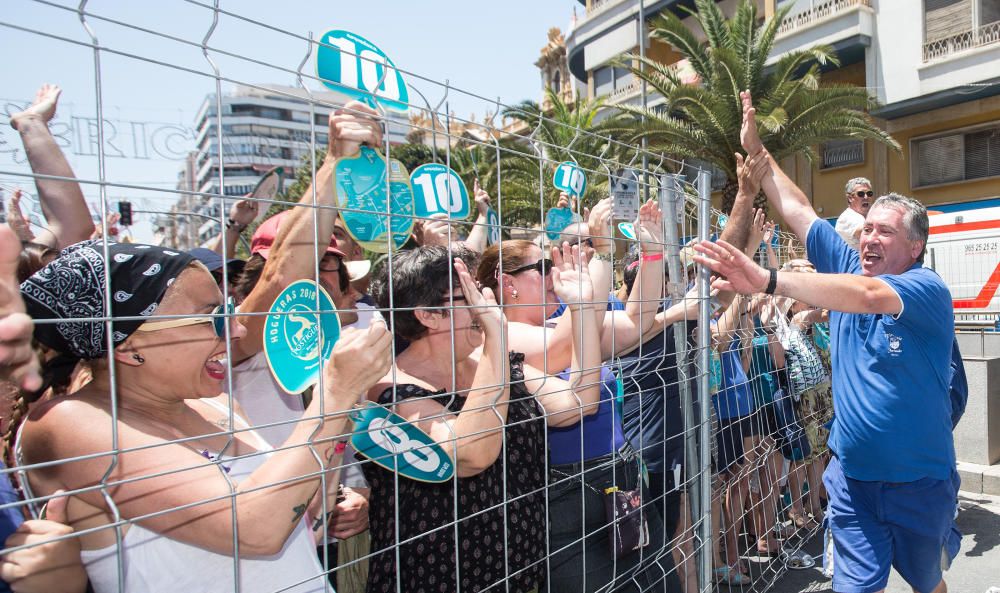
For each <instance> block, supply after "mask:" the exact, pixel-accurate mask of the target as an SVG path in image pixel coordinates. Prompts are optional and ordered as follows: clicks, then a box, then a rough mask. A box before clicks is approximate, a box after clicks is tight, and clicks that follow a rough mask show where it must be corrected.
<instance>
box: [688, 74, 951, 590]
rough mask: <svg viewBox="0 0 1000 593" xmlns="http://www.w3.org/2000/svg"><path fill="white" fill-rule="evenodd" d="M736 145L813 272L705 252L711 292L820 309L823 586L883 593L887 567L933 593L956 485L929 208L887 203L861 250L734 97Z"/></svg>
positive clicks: (947, 303)
mask: <svg viewBox="0 0 1000 593" xmlns="http://www.w3.org/2000/svg"><path fill="white" fill-rule="evenodd" d="M742 98H743V112H744V125H743V130H742V132H741V141H742V143H743V147H744V148H745V149H746V150H747V153H748V154H749V155H751V156H750V157H749V159H750V160H756V159H767V160H768V161H769V164H770V168H771V172H770V174H768V175H765V177H764V182H763V189H764V191H765V193H766V194H767V197H768V200H769V201H770V203H771V204H772V205H773V206H774V207H775V208H776V209H777V210H778V212H779V214H780V215H781V216H782V218H784V220H785V222H786V223H788V224H789V226H790V227H791V228H792V230H793V231H794V232H795V233H796V234H797V235H798V236H799V238H801V239H802V240H803V242H805V244H806V248H807V250H808V252H809V259H810V260H811V261H812V262H813V264H814V265H815V266H816V269H817V271H818V272H820V273H819V274H786V273H778V272H776V271H774V270H768V269H765V268H761V267H759V266H757V265H756V264H754V262H753V261H751V260H750V259H749V258H747V257H746V256H745V255H743V253H742V252H740V251H739V250H738V249H735V248H733V247H732V246H729V245H727V244H725V243H723V242H720V243H718V244H711V243H707V242H706V243H702V244H701V245H700V246H698V247H696V249H697V250H698V251H699V252H701V253H702V254H703V255H702V256H701V257H699V258H697V259H698V261H699V263H702V264H704V265H707V266H709V267H710V268H712V270H713V271H715V272H717V273H719V274H722V275H723V276H724V277H725V280H722V279H720V280H717V281H716V282H715V287H716V288H719V289H721V290H736V291H737V292H742V293H748V294H749V293H755V292H765V293H767V294H780V295H784V296H789V297H792V298H794V299H796V300H800V301H804V302H807V303H809V304H811V305H814V306H818V307H821V308H825V309H830V310H831V315H830V338H831V348H832V364H833V392H834V407H835V409H836V417H835V419H834V423H833V428H832V429H831V432H830V439H829V445H830V449H831V450H832V451H833V453H834V457H833V459H832V460H831V462H830V465H829V467H828V468H827V471H826V473H825V475H824V479H823V481H824V484H825V485H826V487H827V491H828V493H829V496H830V507H829V511H828V518H829V528H830V532H831V534H832V536H833V543H834V546H833V566H834V568H833V588H834V590H835V591H838V592H840V593H876V592H878V591H883V590H884V589H885V586H886V583H887V581H888V577H889V569H890V567H895V568H896V570H897V571H898V572H899V573H900V575H901V576H902V577H903V578H904V579H906V581H907V582H908V583H909V584H910V586H911V587H913V590H914V591H917V592H919V593H944V592H945V591H947V587H946V585H945V583H944V581H943V580H942V570H943V568H945V567H947V564H949V563H950V558H953V557H954V555H955V554H956V553H957V552H958V544H959V537H960V536H958V535H957V530H956V529H955V528H954V512H955V501H956V498H957V493H958V484H959V481H958V475H957V472H956V471H955V449H954V443H953V441H952V435H951V428H952V422H951V416H952V404H951V400H950V397H949V384H950V381H951V375H952V369H951V364H950V363H951V354H952V342H953V339H954V314H953V311H952V305H951V295H950V294H949V292H948V288H947V286H945V284H944V282H943V281H942V280H941V278H940V277H939V276H938V275H937V274H936V273H935V272H934V271H933V270H930V269H928V268H924V267H922V265H921V264H922V261H923V254H924V248H925V246H926V243H927V234H928V220H927V210H926V209H925V208H924V207H923V206H922V205H921V204H920V203H919V202H917V201H916V200H913V199H911V198H907V197H904V196H899V195H896V194H889V195H887V196H882V197H881V198H879V199H878V200H877V201H876V202H875V203H874V204H873V205H872V207H871V209H870V211H869V212H868V216H867V217H866V219H865V224H864V227H863V228H862V231H861V238H860V252H856V251H854V250H853V249H851V248H850V247H849V246H848V245H847V244H846V243H844V241H843V239H841V238H840V237H839V236H838V235H837V233H836V231H835V230H834V229H833V227H832V226H830V225H829V224H827V223H826V222H825V221H823V220H821V219H820V218H819V217H818V216H817V215H816V213H815V212H814V211H813V209H812V207H811V205H810V204H809V200H808V199H807V198H806V196H805V195H804V194H803V193H802V191H801V190H800V189H799V188H798V187H796V186H795V184H794V183H792V181H791V180H790V179H788V177H787V176H786V175H785V174H784V173H783V172H782V171H781V169H780V168H779V167H778V165H777V163H775V162H774V161H773V159H771V157H770V155H768V153H767V151H766V150H765V149H764V148H763V145H762V144H761V142H760V139H759V137H758V136H757V130H756V125H755V123H754V109H753V107H752V104H751V98H750V94H749V92H747V93H743V95H742Z"/></svg>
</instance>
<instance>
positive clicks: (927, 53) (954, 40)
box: [924, 21, 1000, 62]
mask: <svg viewBox="0 0 1000 593" xmlns="http://www.w3.org/2000/svg"><path fill="white" fill-rule="evenodd" d="M998 42H1000V21H997V22H995V23H990V24H988V25H983V26H982V27H977V28H975V29H970V30H968V31H964V32H962V33H959V34H957V35H952V36H951V37H945V38H944V39H936V40H934V41H928V42H927V43H925V44H924V61H925V62H930V61H932V60H940V59H941V58H945V57H948V56H950V55H951V54H954V53H958V52H961V51H966V50H969V49H973V48H976V47H983V46H986V45H992V44H994V43H998Z"/></svg>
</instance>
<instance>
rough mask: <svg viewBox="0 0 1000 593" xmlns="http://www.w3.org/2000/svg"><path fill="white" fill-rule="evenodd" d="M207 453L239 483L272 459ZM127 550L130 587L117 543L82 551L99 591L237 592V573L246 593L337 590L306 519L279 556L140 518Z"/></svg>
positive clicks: (240, 421)
mask: <svg viewBox="0 0 1000 593" xmlns="http://www.w3.org/2000/svg"><path fill="white" fill-rule="evenodd" d="M202 401H204V402H205V403H207V404H209V405H211V406H212V407H214V408H216V409H218V410H219V411H220V412H223V413H224V414H227V415H228V414H229V408H228V407H226V406H224V405H222V404H221V403H219V402H216V401H213V400H207V399H206V400H202ZM234 418H235V421H236V423H237V424H242V425H243V426H249V425H248V424H247V423H246V421H245V420H243V418H240V417H239V416H236V415H235V414H234ZM243 434H247V435H251V438H253V439H255V440H256V441H257V443H258V450H260V451H270V450H271V449H272V447H271V446H270V445H268V444H267V442H266V441H264V439H262V438H261V437H260V435H258V434H257V433H256V432H255V431H253V430H250V431H246V432H244V433H243ZM202 454H203V455H206V456H207V457H209V458H210V459H213V460H214V459H221V462H220V465H221V466H222V467H223V468H228V472H227V473H228V474H229V477H230V478H231V479H232V481H233V483H234V484H239V483H240V482H241V481H242V480H243V479H245V478H246V477H247V476H249V475H250V474H251V473H253V471H254V470H256V469H257V468H258V467H260V465H261V464H262V463H264V461H266V460H267V458H268V455H253V456H248V457H242V458H232V457H229V456H226V455H223V456H221V458H219V457H218V456H217V455H216V454H213V453H212V452H208V451H203V452H202ZM24 481H25V483H26V482H27V480H24ZM237 501H238V499H237ZM122 554H123V556H124V557H123V562H124V572H125V589H124V590H123V591H119V589H118V560H117V555H118V547H117V546H116V545H111V546H108V547H106V548H100V549H97V550H81V551H80V558H81V559H82V560H83V564H84V567H85V568H86V569H87V576H88V577H89V578H90V583H91V585H93V588H94V591H95V592H96V593H157V592H161V591H162V592H164V593H176V592H178V591H184V592H185V593H194V592H197V591H206V592H209V591H211V592H216V591H235V590H236V588H235V587H236V585H235V583H236V580H237V578H238V579H239V583H240V589H239V590H240V592H241V593H274V592H276V591H283V592H284V591H288V592H294V593H313V592H318V591H333V587H332V586H330V585H329V584H328V582H327V580H326V576H325V574H324V573H323V568H322V566H321V565H320V562H319V558H318V557H317V555H316V548H315V544H314V542H313V538H312V534H311V533H310V531H309V528H308V527H307V525H306V519H305V518H303V519H302V521H300V522H299V525H298V527H296V528H295V530H294V531H292V534H291V535H290V536H289V538H288V540H287V541H286V542H285V546H284V547H283V548H282V549H281V552H279V553H278V554H275V555H274V556H266V557H265V556H262V557H255V558H233V557H232V556H228V555H225V554H218V553H216V552H212V551H209V550H206V549H204V548H202V547H200V546H196V545H194V544H189V543H185V542H180V541H177V540H174V539H171V538H169V537H166V536H164V535H161V534H159V533H156V532H155V531H150V530H148V529H145V528H143V527H142V526H141V525H139V524H137V523H133V524H131V525H129V528H128V531H127V532H126V533H125V537H124V538H123V540H122ZM237 570H238V571H239V576H238V577H237V576H236V571H237Z"/></svg>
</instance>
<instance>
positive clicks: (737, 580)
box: [714, 566, 750, 587]
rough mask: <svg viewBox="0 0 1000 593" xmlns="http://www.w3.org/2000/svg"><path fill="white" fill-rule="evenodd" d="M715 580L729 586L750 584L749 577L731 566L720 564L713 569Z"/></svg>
mask: <svg viewBox="0 0 1000 593" xmlns="http://www.w3.org/2000/svg"><path fill="white" fill-rule="evenodd" d="M714 573H715V582H716V583H718V584H720V585H727V586H729V587H745V586H746V585H749V584H750V577H748V576H747V575H745V574H743V573H741V572H740V571H738V570H736V569H734V568H733V567H731V566H720V567H719V568H716V569H715V571H714Z"/></svg>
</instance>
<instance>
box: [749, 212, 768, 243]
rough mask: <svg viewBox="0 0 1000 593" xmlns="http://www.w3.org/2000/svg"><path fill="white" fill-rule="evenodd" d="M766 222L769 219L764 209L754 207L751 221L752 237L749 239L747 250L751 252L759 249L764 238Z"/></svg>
mask: <svg viewBox="0 0 1000 593" xmlns="http://www.w3.org/2000/svg"><path fill="white" fill-rule="evenodd" d="M766 223H767V219H766V218H765V217H764V211H763V210H761V209H760V208H754V209H753V220H752V221H751V222H750V237H749V240H748V241H747V251H749V252H750V253H754V252H755V251H757V248H758V247H760V243H761V241H763V240H764V231H765V225H766Z"/></svg>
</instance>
